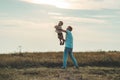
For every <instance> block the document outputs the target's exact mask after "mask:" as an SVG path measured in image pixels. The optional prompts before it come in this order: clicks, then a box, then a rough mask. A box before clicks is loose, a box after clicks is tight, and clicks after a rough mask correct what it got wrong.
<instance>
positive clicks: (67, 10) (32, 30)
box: [0, 0, 120, 53]
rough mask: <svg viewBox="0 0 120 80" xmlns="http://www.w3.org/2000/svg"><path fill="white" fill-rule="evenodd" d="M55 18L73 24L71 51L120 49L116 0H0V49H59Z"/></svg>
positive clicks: (119, 1)
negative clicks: (72, 47)
mask: <svg viewBox="0 0 120 80" xmlns="http://www.w3.org/2000/svg"><path fill="white" fill-rule="evenodd" d="M59 20H62V21H63V22H64V25H63V29H66V27H67V26H69V25H71V26H72V27H73V32H72V33H73V36H74V51H97V50H105V51H108V50H120V0H1V1H0V53H8V52H17V51H19V48H18V46H22V51H28V52H31V51H40V52H45V51H63V49H64V46H60V45H59V40H58V39H57V35H56V33H55V29H54V25H56V24H57V23H58V21H59ZM64 36H65V34H64Z"/></svg>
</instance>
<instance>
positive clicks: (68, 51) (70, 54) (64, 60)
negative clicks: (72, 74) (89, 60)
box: [63, 47, 78, 68]
mask: <svg viewBox="0 0 120 80" xmlns="http://www.w3.org/2000/svg"><path fill="white" fill-rule="evenodd" d="M68 54H69V56H70V58H71V59H72V61H73V63H74V65H75V66H78V64H77V61H76V59H75V57H74V56H73V52H72V48H67V47H65V50H64V54H63V67H65V68H66V67H67V58H68Z"/></svg>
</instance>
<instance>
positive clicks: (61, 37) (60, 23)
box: [55, 21, 65, 45]
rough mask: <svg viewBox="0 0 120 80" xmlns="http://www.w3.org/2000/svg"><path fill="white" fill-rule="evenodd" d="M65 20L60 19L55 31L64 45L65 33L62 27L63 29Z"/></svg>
mask: <svg viewBox="0 0 120 80" xmlns="http://www.w3.org/2000/svg"><path fill="white" fill-rule="evenodd" d="M62 25H63V22H62V21H59V23H58V25H55V29H56V30H55V31H56V33H57V35H58V39H59V40H60V45H64V41H65V39H64V38H63V33H62V31H61V30H60V29H62Z"/></svg>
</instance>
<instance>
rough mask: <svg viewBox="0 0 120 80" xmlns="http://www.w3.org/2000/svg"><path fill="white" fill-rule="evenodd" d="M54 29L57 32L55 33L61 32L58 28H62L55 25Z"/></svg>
mask: <svg viewBox="0 0 120 80" xmlns="http://www.w3.org/2000/svg"><path fill="white" fill-rule="evenodd" d="M55 29H56V30H55V32H57V33H62V31H61V30H59V29H62V27H61V26H58V25H56V26H55Z"/></svg>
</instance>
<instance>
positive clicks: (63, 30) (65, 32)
mask: <svg viewBox="0 0 120 80" xmlns="http://www.w3.org/2000/svg"><path fill="white" fill-rule="evenodd" d="M59 30H60V31H62V32H65V33H67V31H66V30H64V29H59Z"/></svg>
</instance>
